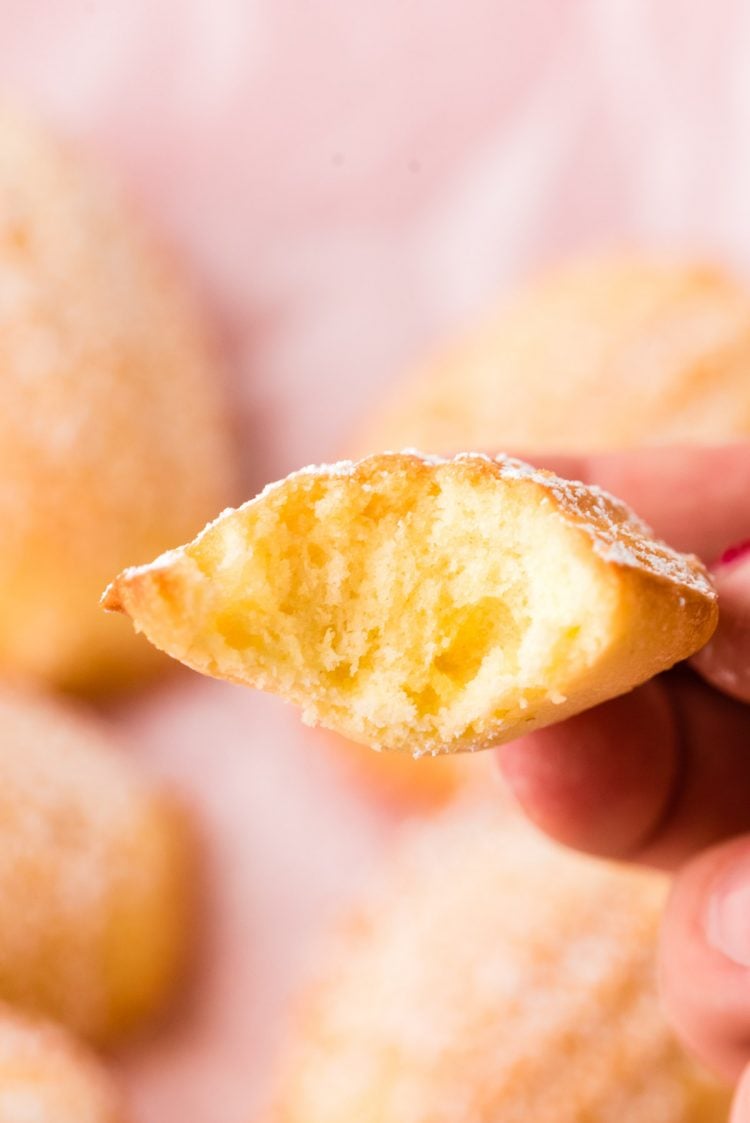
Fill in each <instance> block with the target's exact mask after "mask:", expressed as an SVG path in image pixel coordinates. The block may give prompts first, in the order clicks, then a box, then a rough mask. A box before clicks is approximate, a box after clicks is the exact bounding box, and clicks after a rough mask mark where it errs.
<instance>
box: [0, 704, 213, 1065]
mask: <svg viewBox="0 0 750 1123" xmlns="http://www.w3.org/2000/svg"><path fill="white" fill-rule="evenodd" d="M186 833H187V832H186V827H185V824H184V822H183V819H182V816H181V815H179V814H178V812H177V809H176V808H175V807H174V806H173V805H172V803H171V802H170V801H169V800H168V799H167V798H166V797H165V796H164V795H163V794H162V793H160V792H159V791H157V790H155V789H154V788H152V786H150V785H149V784H148V783H147V782H146V781H144V780H143V779H142V778H141V776H140V774H139V772H138V771H137V770H136V768H135V767H134V766H133V765H132V764H131V763H130V762H129V761H128V759H127V757H126V756H124V755H122V754H121V753H120V752H119V751H118V750H117V748H115V747H114V746H113V745H112V744H111V743H110V739H109V737H108V736H107V735H106V733H105V732H104V730H103V729H100V728H99V726H98V725H96V724H94V723H93V721H91V720H89V719H85V718H83V717H81V716H79V715H78V714H77V713H75V712H73V711H71V710H69V709H68V708H66V707H63V706H60V705H57V704H53V703H51V702H48V701H41V700H37V699H33V698H30V697H20V696H11V695H8V694H2V695H0V999H2V1000H4V1001H6V1002H8V1003H11V1004H12V1005H15V1006H18V1007H20V1008H22V1009H25V1010H28V1011H31V1012H35V1013H39V1014H44V1015H47V1016H49V1017H51V1018H54V1019H55V1020H57V1021H60V1022H62V1023H64V1024H65V1025H66V1026H68V1027H69V1028H71V1029H73V1030H75V1031H76V1032H77V1033H79V1034H80V1035H81V1036H83V1037H85V1038H88V1039H89V1040H91V1041H94V1042H97V1043H110V1042H113V1041H116V1040H117V1039H119V1038H122V1037H124V1036H126V1035H128V1034H131V1033H133V1032H134V1031H135V1030H136V1029H138V1028H139V1027H140V1026H141V1025H142V1024H143V1023H144V1022H145V1021H146V1020H148V1019H149V1018H152V1017H153V1016H154V1015H156V1014H157V1013H159V1012H160V1011H161V1009H162V1007H163V1005H164V1003H165V1002H166V1000H167V999H168V998H169V997H171V995H172V992H173V989H174V986H175V983H176V982H177V980H178V978H179V977H180V975H181V973H182V969H183V967H184V958H185V951H186V942H187V933H188V928H189V924H190V909H189V907H188V904H189V893H188V884H189V881H188V879H189V877H190V876H191V874H190V870H189V865H190V859H191V857H192V856H191V854H190V847H189V845H188V840H187V837H186Z"/></svg>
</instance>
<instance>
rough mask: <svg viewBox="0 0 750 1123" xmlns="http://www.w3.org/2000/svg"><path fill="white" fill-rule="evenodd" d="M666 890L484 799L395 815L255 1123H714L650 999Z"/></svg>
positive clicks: (715, 1100) (709, 1085)
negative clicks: (393, 831)
mask: <svg viewBox="0 0 750 1123" xmlns="http://www.w3.org/2000/svg"><path fill="white" fill-rule="evenodd" d="M666 888H667V887H666V882H665V880H664V879H663V878H662V877H661V876H660V875H656V874H654V873H648V872H645V871H641V870H634V869H627V868H624V867H616V866H613V865H607V864H606V863H604V862H601V861H595V860H592V859H590V858H583V857H580V856H575V855H572V854H570V853H568V852H564V851H562V850H560V849H559V848H557V847H554V846H553V845H552V844H551V843H549V842H547V841H546V840H543V839H542V838H541V837H539V836H537V835H536V834H534V833H533V832H532V831H531V829H530V828H528V827H526V826H524V825H522V824H520V823H519V822H518V821H515V820H514V819H512V818H510V817H509V815H508V813H507V812H506V811H505V810H503V809H501V808H500V807H499V806H498V804H497V802H496V801H495V798H494V795H493V798H492V800H490V799H486V800H485V801H483V802H476V801H474V800H471V801H467V802H466V804H465V805H464V806H460V807H458V808H453V809H450V810H449V811H448V812H447V813H444V814H442V815H441V816H438V817H437V818H435V819H433V820H432V821H430V822H428V823H426V824H421V825H417V826H412V827H411V828H409V829H408V830H407V831H406V832H404V834H403V835H402V836H401V837H400V838H399V839H398V840H397V842H396V846H395V848H394V852H393V854H392V857H391V860H390V862H389V863H388V864H387V866H386V868H385V869H384V870H383V871H381V874H380V876H379V877H378V878H377V879H376V881H375V883H374V884H370V885H369V886H368V888H367V889H366V890H365V893H364V894H363V898H362V900H361V901H360V902H359V905H358V906H357V907H356V908H355V909H354V910H353V911H352V913H351V914H350V916H349V917H348V918H347V920H346V921H345V923H344V924H342V926H341V929H340V931H339V932H338V933H337V934H336V935H335V937H334V938H333V940H332V941H331V946H330V947H329V948H328V954H327V955H326V958H325V963H324V967H323V970H322V971H321V972H320V973H319V977H318V979H317V980H314V981H313V983H312V985H311V986H310V987H309V989H308V991H307V993H306V995H303V1005H302V1008H301V1011H300V1017H299V1019H298V1023H297V1026H296V1029H297V1032H296V1035H293V1036H292V1038H291V1041H289V1042H288V1043H287V1047H286V1049H285V1051H284V1053H283V1055H282V1059H281V1064H280V1065H279V1071H278V1083H277V1089H278V1093H277V1099H276V1103H275V1110H274V1111H273V1112H272V1113H271V1114H270V1115H269V1118H271V1119H273V1120H274V1121H275V1123H350V1121H351V1120H354V1119H356V1120H357V1121H358V1123H385V1121H386V1120H388V1121H390V1120H394V1119H408V1120H409V1123H455V1121H456V1120H459V1119H460V1120H467V1121H469V1120H470V1121H472V1123H474V1121H479V1120H493V1121H494V1120H503V1123H505V1121H515V1120H518V1121H519V1123H521V1121H522V1120H523V1121H524V1123H525V1121H526V1120H534V1123H588V1121H589V1120H594V1119H595V1120H596V1121H597V1123H621V1121H622V1120H623V1119H627V1120H628V1121H629V1123H640V1121H641V1120H642V1121H643V1123H674V1121H675V1120H678V1119H679V1120H680V1121H681V1123H720V1121H721V1120H723V1119H724V1118H725V1112H726V1108H727V1100H728V1097H727V1094H726V1092H724V1091H723V1090H722V1089H720V1088H719V1087H718V1086H717V1085H715V1084H714V1083H713V1082H712V1081H710V1080H709V1079H708V1078H707V1077H706V1076H705V1074H703V1073H702V1072H701V1071H700V1070H699V1069H698V1067H697V1066H695V1065H694V1064H693V1063H692V1062H691V1060H690V1059H689V1058H688V1056H687V1055H686V1054H685V1053H684V1052H683V1050H682V1049H681V1047H680V1045H679V1044H678V1042H677V1040H676V1039H675V1037H674V1036H673V1034H672V1032H671V1030H670V1029H669V1027H668V1025H667V1023H666V1020H665V1018H664V1016H663V1014H662V1012H661V1010H660V1007H659V1002H658V997H657V986H656V936H657V928H658V923H659V917H660V912H661V908H662V903H663V900H664V897H665V893H666ZM644 1073H646V1074H647V1079H644Z"/></svg>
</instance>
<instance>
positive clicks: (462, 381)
mask: <svg viewBox="0 0 750 1123" xmlns="http://www.w3.org/2000/svg"><path fill="white" fill-rule="evenodd" d="M749 366H750V291H749V290H748V288H747V286H746V285H745V284H744V283H742V282H741V281H739V280H738V279H737V278H735V277H733V276H732V275H731V274H730V273H728V272H726V271H724V270H722V269H720V268H717V267H715V266H712V265H708V264H705V263H703V262H700V261H692V260H686V259H684V258H682V259H681V258H677V257H666V256H665V257H656V256H648V255H638V254H630V255H619V256H613V257H604V258H595V259H592V260H585V259H584V260H582V261H573V262H571V263H570V264H568V265H565V266H562V267H560V268H558V269H556V270H554V271H553V272H551V273H549V274H547V275H544V276H542V277H541V278H540V279H539V280H537V281H536V282H533V283H531V284H529V285H528V286H527V287H526V288H525V289H523V290H521V291H520V292H519V293H518V294H516V295H513V296H511V297H510V299H508V300H507V301H506V302H504V303H503V304H501V305H500V306H499V307H498V308H497V309H496V310H495V311H491V312H490V313H488V315H487V316H486V318H484V320H483V321H482V322H480V323H479V324H478V325H477V326H476V327H475V328H474V329H471V330H469V331H468V332H467V333H466V334H465V335H464V337H463V338H460V339H458V340H456V341H455V343H452V344H450V345H448V346H444V347H443V348H442V349H441V350H440V351H438V352H437V353H436V354H435V355H434V356H433V357H431V358H428V359H426V361H425V362H424V363H423V364H422V365H421V366H420V367H419V368H418V369H416V370H415V371H414V372H412V373H410V374H407V375H406V377H404V378H402V379H400V380H399V381H398V382H397V383H396V384H395V385H394V388H393V391H392V393H391V394H390V396H389V397H388V398H387V399H386V401H385V402H384V404H383V406H382V407H381V408H380V409H375V410H372V411H370V414H369V415H368V417H367V419H366V420H365V421H364V422H363V425H362V427H361V428H360V431H359V433H357V434H355V435H354V436H353V438H352V440H351V442H350V445H349V446H348V447H349V448H350V449H351V450H352V451H353V452H354V454H355V455H358V456H362V455H364V454H365V453H370V452H375V451H377V450H378V449H381V448H402V447H404V446H408V445H416V446H417V447H419V448H425V449H429V450H431V451H435V452H440V453H446V452H450V451H453V450H456V449H461V448H479V449H484V450H485V451H488V452H494V451H495V450H497V449H502V448H511V449H514V450H516V451H523V452H524V453H525V454H527V455H532V454H533V453H534V452H537V451H539V450H542V451H543V452H549V451H550V450H553V451H557V452H564V451H571V452H579V451H580V450H581V449H582V448H583V449H587V450H589V451H596V450H607V449H615V448H632V447H636V446H638V445H643V444H654V443H662V444H666V443H672V444H675V443H685V442H702V443H719V442H722V441H727V440H732V439H741V438H744V437H748V436H750V378H748V376H747V371H748V367H749Z"/></svg>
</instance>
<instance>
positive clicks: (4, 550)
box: [0, 105, 230, 688]
mask: <svg viewBox="0 0 750 1123" xmlns="http://www.w3.org/2000/svg"><path fill="white" fill-rule="evenodd" d="M209 350H210V349H209V347H208V345H207V340H206V337H205V331H204V327H203V325H202V324H201V323H200V321H199V319H198V317H197V313H196V310H195V309H194V308H193V306H192V302H191V301H190V300H189V299H188V296H187V294H186V292H185V291H184V290H183V286H182V284H181V283H180V282H179V280H178V278H177V277H176V276H175V273H174V270H173V269H172V267H171V263H169V262H168V261H167V260H166V259H165V258H164V256H163V255H162V254H161V252H159V251H158V250H157V249H156V248H155V247H154V246H153V245H152V244H151V242H150V241H149V239H148V237H147V236H146V234H145V233H144V231H143V230H142V229H141V226H140V224H139V223H138V222H137V221H136V220H135V218H134V216H133V215H131V214H130V213H129V211H128V210H127V209H126V207H125V206H124V205H123V203H122V201H121V199H120V198H119V196H118V194H117V193H116V192H115V191H114V190H113V188H112V186H111V185H110V184H109V183H108V182H107V181H106V180H105V179H103V178H102V177H101V176H99V174H98V173H97V172H96V171H94V170H92V169H91V168H90V167H88V166H86V165H85V164H84V163H83V162H82V161H81V159H80V158H79V156H78V155H77V154H76V153H75V152H73V151H70V150H68V149H67V148H65V147H63V146H62V145H59V144H58V143H57V142H56V141H55V140H54V139H53V138H52V137H51V136H50V135H49V134H47V133H46V132H45V131H44V130H43V129H41V128H39V127H37V126H36V125H32V124H31V123H30V122H28V121H26V120H24V119H22V118H20V117H19V116H17V115H14V114H13V113H11V112H10V111H8V110H7V109H6V108H3V107H2V106H1V105H0V371H1V372H2V377H1V378H0V525H2V527H3V533H2V536H1V537H0V672H2V673H8V674H12V675H14V676H18V675H21V674H22V675H25V676H28V677H29V678H34V679H39V680H45V681H48V682H51V683H55V684H59V685H62V686H65V687H71V688H90V687H99V688H103V687H108V686H111V685H117V684H121V683H127V682H130V681H131V680H132V678H133V676H134V675H135V673H136V672H138V671H142V670H145V669H146V667H147V666H149V665H150V664H151V663H153V664H154V665H156V664H157V662H158V658H159V657H158V656H156V653H155V652H151V654H150V656H149V653H148V652H147V649H146V648H145V645H140V646H139V645H137V644H136V643H134V641H133V636H132V633H131V631H130V629H128V628H126V627H124V626H122V627H111V626H110V627H108V626H107V623H106V621H103V620H102V619H101V613H100V612H99V611H98V609H97V599H98V596H99V593H100V592H101V588H102V585H103V584H104V583H105V582H106V581H107V580H108V578H109V577H110V576H111V574H112V572H114V571H115V570H116V569H118V568H120V567H121V566H123V565H125V564H127V563H128V562H129V561H132V560H133V555H134V554H135V555H136V556H137V557H138V556H139V557H140V558H141V560H143V561H146V560H147V559H148V558H150V557H153V555H154V553H156V552H158V551H159V550H163V549H165V548H166V547H167V546H168V545H170V544H171V543H172V542H174V541H175V540H177V541H180V540H181V539H182V538H185V537H189V536H190V535H192V534H195V533H196V532H197V531H198V530H199V529H200V527H201V526H202V525H203V524H204V523H205V522H206V520H207V519H208V518H209V517H210V516H211V515H212V514H213V513H214V512H215V511H216V510H217V509H218V508H219V507H221V505H222V504H225V503H227V502H228V501H229V499H230V495H229V487H230V447H229V438H228V433H227V426H226V423H225V419H224V417H223V415H222V409H221V404H220V401H219V386H218V382H219V374H218V371H217V368H216V364H215V363H214V361H213V359H212V356H211V355H210V353H209Z"/></svg>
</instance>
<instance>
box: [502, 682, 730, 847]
mask: <svg viewBox="0 0 750 1123" xmlns="http://www.w3.org/2000/svg"><path fill="white" fill-rule="evenodd" d="M749 746H750V710H749V709H748V708H747V707H746V706H743V705H741V704H740V703H738V702H735V701H733V700H732V699H730V698H727V697H724V696H723V695H721V694H718V693H717V692H716V691H714V690H712V689H711V688H710V687H708V686H706V685H705V684H704V683H703V682H701V680H700V679H699V678H698V677H697V676H695V675H692V674H690V673H689V672H685V671H683V672H678V673H672V674H669V675H663V676H661V677H660V678H658V679H655V680H653V682H650V683H647V684H646V685H645V686H642V687H640V688H639V689H638V690H635V691H633V692H632V693H631V694H626V695H623V696H622V697H621V698H616V699H613V700H612V701H611V702H607V703H605V704H604V705H603V706H598V707H596V708H595V709H592V710H587V711H586V712H585V713H582V714H579V715H578V716H577V717H574V718H572V719H570V720H569V721H567V722H564V723H563V724H561V725H556V726H549V727H548V728H546V729H541V730H537V731H536V732H535V733H532V734H531V735H530V736H528V737H525V738H523V739H522V740H521V741H517V742H514V743H512V744H509V745H505V746H503V747H502V748H501V749H499V750H498V754H499V758H500V765H501V768H502V771H503V773H504V774H505V777H506V779H507V781H508V782H509V784H510V787H511V789H512V791H513V793H514V794H515V796H516V798H517V799H518V801H519V803H520V804H521V806H522V808H523V810H524V811H525V813H526V814H527V815H528V816H529V818H530V819H531V820H532V821H533V822H534V823H536V824H537V826H539V827H541V829H542V830H544V831H545V832H546V833H547V834H549V835H550V836H551V837H553V838H555V839H557V840H558V841H559V842H563V843H565V844H566V845H568V846H573V847H575V848H577V849H579V850H585V851H587V852H589V853H594V854H600V855H602V856H607V857H614V858H627V859H637V860H640V861H643V862H647V863H649V864H652V865H657V866H661V867H664V868H670V869H671V868H674V867H676V866H677V865H679V864H680V863H681V862H683V861H684V860H685V859H686V858H688V857H690V856H692V855H693V854H694V853H695V852H696V851H697V850H698V849H700V848H701V847H705V846H708V845H711V844H713V843H715V842H717V841H719V840H721V839H724V838H727V837H730V836H731V835H733V834H737V833H739V832H741V831H744V830H750V799H748V795H747V793H748V792H750V751H748V747H749Z"/></svg>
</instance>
